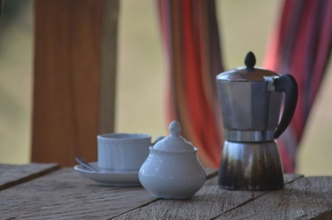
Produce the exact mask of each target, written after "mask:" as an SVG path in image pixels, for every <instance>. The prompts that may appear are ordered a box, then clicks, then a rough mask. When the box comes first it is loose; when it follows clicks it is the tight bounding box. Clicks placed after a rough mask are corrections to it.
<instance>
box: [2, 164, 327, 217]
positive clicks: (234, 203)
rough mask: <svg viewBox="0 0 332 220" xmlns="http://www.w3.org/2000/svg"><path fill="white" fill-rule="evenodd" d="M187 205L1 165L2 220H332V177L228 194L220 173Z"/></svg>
mask: <svg viewBox="0 0 332 220" xmlns="http://www.w3.org/2000/svg"><path fill="white" fill-rule="evenodd" d="M207 174H208V180H207V181H206V183H205V185H204V186H203V187H202V189H201V190H200V191H198V192H197V193H196V195H195V196H194V197H193V198H192V199H189V200H163V199H154V198H152V197H151V196H150V195H149V194H148V192H147V191H146V190H144V188H142V187H102V186H98V185H96V184H95V183H94V182H92V181H90V180H87V179H85V178H83V177H82V176H80V175H79V174H78V173H77V172H76V171H75V170H74V169H72V168H62V169H61V168H60V167H59V166H58V165H57V164H28V165H4V164H0V219H15V220H16V219H34V220H37V219H312V218H314V219H332V177H303V176H301V175H290V174H285V183H286V185H285V188H284V189H282V190H278V191H227V190H222V189H219V188H218V186H217V171H215V170H207Z"/></svg>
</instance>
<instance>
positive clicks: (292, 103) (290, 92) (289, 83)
mask: <svg viewBox="0 0 332 220" xmlns="http://www.w3.org/2000/svg"><path fill="white" fill-rule="evenodd" d="M273 84H274V86H275V91H277V92H285V94H286V96H285V105H284V111H283V113H282V117H281V120H280V123H279V125H278V127H277V129H276V131H275V132H274V138H275V139H277V138H278V137H279V136H280V135H281V134H282V133H283V132H284V131H285V130H286V128H287V127H288V125H289V123H290V122H291V120H292V118H293V115H294V112H295V108H296V103H297V96H298V87H297V83H296V81H295V79H294V77H293V76H292V75H290V74H284V75H282V76H280V77H278V78H276V79H274V82H273Z"/></svg>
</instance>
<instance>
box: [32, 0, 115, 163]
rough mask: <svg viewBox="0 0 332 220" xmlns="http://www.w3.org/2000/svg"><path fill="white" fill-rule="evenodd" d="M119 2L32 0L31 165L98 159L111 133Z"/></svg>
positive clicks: (108, 0)
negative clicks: (101, 139) (103, 136)
mask: <svg viewBox="0 0 332 220" xmlns="http://www.w3.org/2000/svg"><path fill="white" fill-rule="evenodd" d="M118 12H119V1H118V0H57V1H54V0H35V12H34V13H35V36H34V37H35V42H34V43H35V51H34V91H33V92H34V95H33V122H32V124H33V128H32V152H31V161H32V162H56V163H59V164H60V165H62V166H72V165H74V164H75V156H80V157H83V158H85V159H86V160H87V161H96V159H97V148H96V147H97V140H96V135H97V134H98V133H107V132H113V131H114V112H115V87H116V86H115V81H116V51H117V23H118Z"/></svg>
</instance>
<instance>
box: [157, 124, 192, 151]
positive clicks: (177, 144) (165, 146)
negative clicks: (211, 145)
mask: <svg viewBox="0 0 332 220" xmlns="http://www.w3.org/2000/svg"><path fill="white" fill-rule="evenodd" d="M168 130H169V132H170V135H169V136H168V137H165V138H164V139H162V140H161V141H158V142H157V143H156V144H155V145H154V147H153V148H154V149H158V150H161V151H171V152H182V151H194V150H195V149H194V147H193V145H192V144H191V143H190V142H188V141H187V140H186V139H184V138H183V137H181V136H180V132H181V125H180V123H179V122H177V121H172V122H171V123H170V124H169V126H168Z"/></svg>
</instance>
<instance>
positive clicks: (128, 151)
mask: <svg viewBox="0 0 332 220" xmlns="http://www.w3.org/2000/svg"><path fill="white" fill-rule="evenodd" d="M97 141H98V166H99V168H100V169H101V171H103V172H114V171H118V172H125V171H127V172H128V171H138V170H139V169H140V167H141V166H142V164H143V163H144V161H145V160H146V158H147V157H148V155H149V146H151V145H152V144H151V135H149V134H126V133H112V134H102V135H98V136H97Z"/></svg>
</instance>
